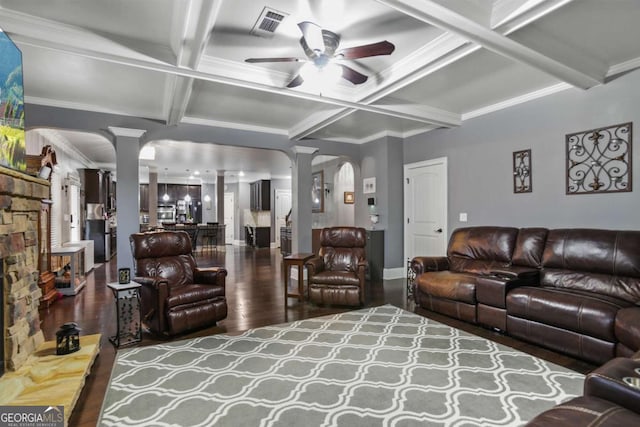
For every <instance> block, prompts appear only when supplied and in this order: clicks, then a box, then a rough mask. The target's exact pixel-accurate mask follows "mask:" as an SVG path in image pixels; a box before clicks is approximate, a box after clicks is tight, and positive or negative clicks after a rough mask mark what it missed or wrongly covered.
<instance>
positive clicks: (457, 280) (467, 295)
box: [416, 271, 477, 304]
mask: <svg viewBox="0 0 640 427" xmlns="http://www.w3.org/2000/svg"><path fill="white" fill-rule="evenodd" d="M476 280H477V276H474V275H472V274H465V273H454V272H451V271H431V272H428V273H423V274H421V275H419V276H418V277H416V287H417V288H418V289H419V290H420V291H422V292H423V293H425V294H428V295H431V296H434V297H437V298H443V299H449V300H453V301H461V302H465V303H467V304H475V303H476Z"/></svg>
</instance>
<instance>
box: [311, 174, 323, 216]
mask: <svg viewBox="0 0 640 427" xmlns="http://www.w3.org/2000/svg"><path fill="white" fill-rule="evenodd" d="M323 188H324V171H318V172H314V173H312V174H311V212H314V213H320V212H324V197H323V196H324V195H323V194H322V189H323Z"/></svg>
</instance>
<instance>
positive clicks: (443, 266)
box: [411, 256, 449, 276]
mask: <svg viewBox="0 0 640 427" xmlns="http://www.w3.org/2000/svg"><path fill="white" fill-rule="evenodd" d="M411 269H412V270H413V272H414V273H415V274H416V276H417V275H418V274H422V273H424V272H427V271H443V270H448V269H449V258H447V257H445V256H439V257H435V256H417V257H414V258H413V259H412V260H411Z"/></svg>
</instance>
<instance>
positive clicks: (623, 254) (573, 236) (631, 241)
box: [540, 229, 640, 303]
mask: <svg viewBox="0 0 640 427" xmlns="http://www.w3.org/2000/svg"><path fill="white" fill-rule="evenodd" d="M639 247H640V231H615V230H593V229H557V230H550V231H549V234H548V236H547V244H546V246H545V250H544V253H543V257H542V266H543V272H542V274H541V278H540V283H541V284H542V285H543V286H555V287H562V288H569V289H581V290H586V291H590V292H595V293H599V294H603V295H609V296H612V297H614V298H620V299H624V300H626V301H629V302H631V303H638V302H640V251H638V248H639Z"/></svg>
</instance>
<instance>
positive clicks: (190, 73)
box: [13, 35, 461, 127]
mask: <svg viewBox="0 0 640 427" xmlns="http://www.w3.org/2000/svg"><path fill="white" fill-rule="evenodd" d="M13 40H14V41H15V42H16V43H18V44H24V45H29V46H33V47H37V48H41V49H49V50H53V51H58V52H64V53H67V54H72V55H77V56H81V57H85V58H90V59H95V60H99V61H105V62H110V63H114V64H120V65H124V66H128V67H133V68H138V69H143V70H149V71H156V72H160V73H165V74H170V75H175V76H182V77H192V78H195V79H199V80H204V81H209V82H213V83H220V84H224V85H229V86H236V87H242V88H245V89H251V90H256V91H261V92H266V93H272V94H278V95H283V96H287V97H291V98H297V99H304V100H308V101H314V102H319V103H322V104H327V105H335V106H340V107H345V108H354V109H357V110H363V111H369V112H372V113H377V114H383V115H386V116H391V117H398V118H402V119H407V120H413V121H418V122H421V123H429V124H435V125H438V126H445V127H451V126H459V125H460V123H461V120H460V115H459V114H455V113H451V112H447V111H441V112H440V114H439V117H437V118H425V117H422V116H419V115H417V114H407V113H402V112H398V111H393V110H392V109H390V108H387V107H376V106H369V105H362V104H358V103H355V102H350V101H344V100H341V99H336V98H331V97H328V96H323V95H313V94H309V93H304V92H299V91H296V90H291V89H287V88H277V87H273V86H269V85H265V84H260V83H255V82H248V81H244V80H238V79H234V78H230V77H222V76H218V75H215V74H209V73H203V72H201V71H197V70H191V69H189V68H183V67H177V66H174V65H171V64H159V63H155V62H148V61H145V60H140V59H133V58H127V57H122V56H119V55H113V54H106V53H101V52H94V51H92V50H88V49H82V48H74V47H70V46H66V45H60V44H58V43H55V42H50V41H47V40H34V39H31V38H29V37H23V36H20V35H13Z"/></svg>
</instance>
